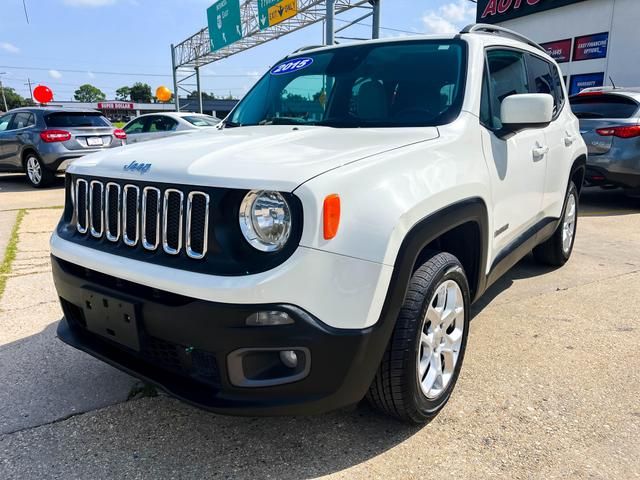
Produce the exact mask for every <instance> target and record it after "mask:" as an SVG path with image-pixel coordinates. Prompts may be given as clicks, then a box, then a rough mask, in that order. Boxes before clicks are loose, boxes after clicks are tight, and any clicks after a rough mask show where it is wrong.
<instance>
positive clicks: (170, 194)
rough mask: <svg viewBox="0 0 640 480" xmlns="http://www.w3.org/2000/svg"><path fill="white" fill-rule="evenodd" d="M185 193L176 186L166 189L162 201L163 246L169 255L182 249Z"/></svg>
mask: <svg viewBox="0 0 640 480" xmlns="http://www.w3.org/2000/svg"><path fill="white" fill-rule="evenodd" d="M183 209H184V193H182V192H181V191H180V190H176V189H175V188H168V189H166V190H165V191H164V201H163V203H162V248H163V249H164V251H165V252H166V253H168V254H169V255H177V254H179V253H180V250H181V249H182V228H183Z"/></svg>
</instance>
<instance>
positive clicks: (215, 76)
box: [0, 65, 255, 78]
mask: <svg viewBox="0 0 640 480" xmlns="http://www.w3.org/2000/svg"><path fill="white" fill-rule="evenodd" d="M0 68H10V69H14V70H38V71H45V72H46V71H49V70H55V71H58V72H63V73H87V71H86V70H73V69H69V68H46V67H17V66H12V65H0ZM91 73H93V74H94V75H122V76H131V77H162V78H167V77H171V74H167V75H165V74H162V73H141V72H106V71H93V70H92V71H91ZM201 76H202V77H211V78H247V77H254V76H255V75H252V74H250V73H238V74H226V75H222V74H211V75H201Z"/></svg>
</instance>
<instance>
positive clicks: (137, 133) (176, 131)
mask: <svg viewBox="0 0 640 480" xmlns="http://www.w3.org/2000/svg"><path fill="white" fill-rule="evenodd" d="M219 123H220V120H218V119H217V118H214V117H212V116H211V115H204V114H202V113H191V112H166V113H147V114H145V115H140V116H139V117H136V118H134V119H133V120H131V121H130V122H129V123H127V124H126V125H125V126H124V128H123V130H124V131H125V132H126V133H127V140H128V143H137V142H146V141H148V140H155V139H158V138H163V137H169V136H173V135H182V134H185V133H190V132H195V131H197V130H200V129H202V128H211V127H215V126H216V125H218V124H219Z"/></svg>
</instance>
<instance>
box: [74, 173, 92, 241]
mask: <svg viewBox="0 0 640 480" xmlns="http://www.w3.org/2000/svg"><path fill="white" fill-rule="evenodd" d="M88 197H89V183H88V182H87V181H86V180H85V179H83V178H79V179H78V180H76V193H75V202H74V204H75V205H74V206H75V211H74V217H75V219H76V229H77V230H78V232H80V233H82V234H85V233H87V231H88V230H89V202H88V200H89V198H88Z"/></svg>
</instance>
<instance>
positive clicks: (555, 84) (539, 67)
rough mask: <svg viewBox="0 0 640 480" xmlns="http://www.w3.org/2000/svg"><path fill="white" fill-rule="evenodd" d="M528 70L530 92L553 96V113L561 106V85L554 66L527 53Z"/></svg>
mask: <svg viewBox="0 0 640 480" xmlns="http://www.w3.org/2000/svg"><path fill="white" fill-rule="evenodd" d="M528 57H529V60H528V62H529V72H530V73H531V80H532V82H533V83H532V85H531V93H548V94H549V95H551V96H552V97H553V113H554V114H555V113H557V112H559V111H560V109H561V108H562V99H563V94H562V86H561V85H560V77H559V75H558V73H557V70H556V68H555V67H554V66H553V65H551V64H550V63H549V62H547V61H546V60H543V59H542V58H539V57H536V56H535V55H528Z"/></svg>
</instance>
